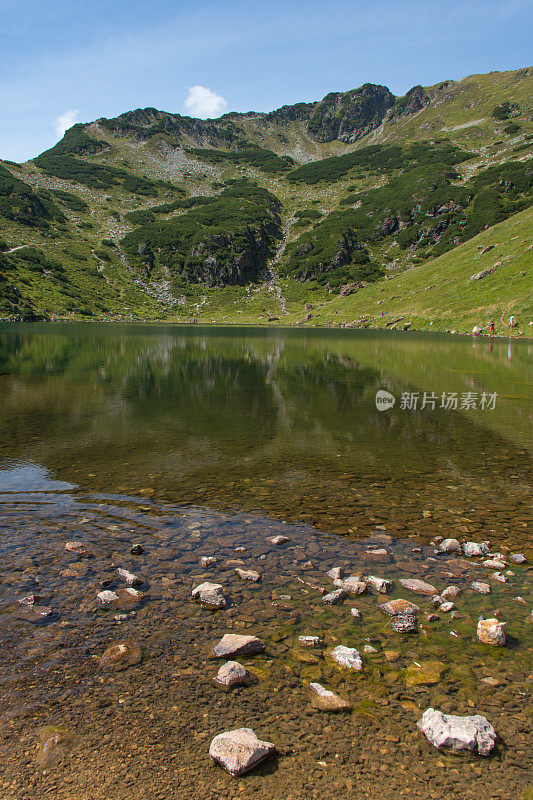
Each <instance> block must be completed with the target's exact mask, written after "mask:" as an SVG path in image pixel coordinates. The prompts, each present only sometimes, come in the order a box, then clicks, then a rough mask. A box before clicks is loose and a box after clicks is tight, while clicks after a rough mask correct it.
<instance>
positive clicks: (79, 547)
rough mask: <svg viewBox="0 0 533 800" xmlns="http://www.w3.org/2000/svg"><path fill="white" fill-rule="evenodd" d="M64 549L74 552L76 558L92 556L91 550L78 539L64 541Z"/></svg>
mask: <svg viewBox="0 0 533 800" xmlns="http://www.w3.org/2000/svg"><path fill="white" fill-rule="evenodd" d="M65 550H68V552H69V553H75V555H77V556H78V558H89V557H90V556H92V553H91V551H90V550H88V549H87V547H86V546H85V544H84V542H80V541H78V540H73V541H70V542H66V544H65Z"/></svg>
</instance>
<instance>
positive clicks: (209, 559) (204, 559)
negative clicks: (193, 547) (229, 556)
mask: <svg viewBox="0 0 533 800" xmlns="http://www.w3.org/2000/svg"><path fill="white" fill-rule="evenodd" d="M216 563H217V560H216V558H215V557H214V556H201V557H200V566H201V567H212V566H213V564H216Z"/></svg>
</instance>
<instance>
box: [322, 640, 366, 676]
mask: <svg viewBox="0 0 533 800" xmlns="http://www.w3.org/2000/svg"><path fill="white" fill-rule="evenodd" d="M330 656H331V658H332V659H333V661H335V662H336V663H337V664H338V665H339V666H340V667H343V668H344V669H354V670H361V669H363V659H362V658H361V654H360V653H359V651H358V650H356V649H355V647H345V646H344V645H343V644H339V645H337V647H335V648H334V649H333V650H332V651H331V653H330Z"/></svg>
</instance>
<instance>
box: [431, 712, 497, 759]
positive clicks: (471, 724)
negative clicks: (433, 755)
mask: <svg viewBox="0 0 533 800" xmlns="http://www.w3.org/2000/svg"><path fill="white" fill-rule="evenodd" d="M416 724H417V728H419V730H421V731H422V733H423V734H424V735H425V736H426V738H427V739H428V740H429V741H430V742H431V744H432V745H434V746H435V747H437V748H441V747H443V748H446V749H448V750H452V751H453V752H456V753H461V752H464V751H466V752H470V753H476V752H477V753H478V754H479V755H480V756H488V755H489V754H490V753H491V752H492V750H493V749H494V745H495V743H496V739H497V735H496V731H495V730H494V728H493V727H492V725H491V724H490V722H489V721H488V720H487V719H486V718H485V717H482V716H480V715H479V714H475V715H474V716H471V717H459V716H455V715H453V714H443V713H442V711H437V709H435V708H428V709H426V711H424V713H423V714H422V717H421V718H420V720H419V721H418V722H417V723H416Z"/></svg>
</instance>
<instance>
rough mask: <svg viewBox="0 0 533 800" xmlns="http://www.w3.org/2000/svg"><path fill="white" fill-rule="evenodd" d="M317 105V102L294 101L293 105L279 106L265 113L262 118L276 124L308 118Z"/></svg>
mask: <svg viewBox="0 0 533 800" xmlns="http://www.w3.org/2000/svg"><path fill="white" fill-rule="evenodd" d="M317 105H318V104H317V103H295V105H293V106H281V108H277V109H276V110H275V111H271V112H270V113H269V114H265V116H264V119H265V120H266V121H267V122H273V123H275V124H277V125H286V124H287V123H289V122H294V121H295V120H298V119H309V118H310V116H311V114H312V113H313V111H314V109H315V108H316V106H317Z"/></svg>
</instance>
